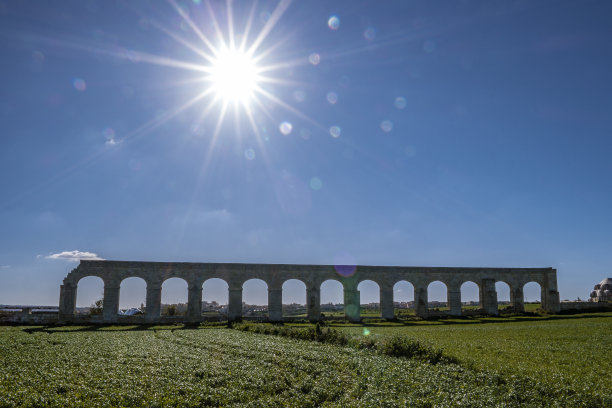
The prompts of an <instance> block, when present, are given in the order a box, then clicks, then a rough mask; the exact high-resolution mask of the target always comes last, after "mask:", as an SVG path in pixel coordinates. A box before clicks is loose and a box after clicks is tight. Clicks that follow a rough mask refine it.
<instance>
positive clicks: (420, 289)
mask: <svg viewBox="0 0 612 408" xmlns="http://www.w3.org/2000/svg"><path fill="white" fill-rule="evenodd" d="M428 302H429V301H428V300H427V286H417V285H415V286H414V312H415V313H416V315H417V316H418V317H421V318H423V319H426V318H427V312H428Z"/></svg>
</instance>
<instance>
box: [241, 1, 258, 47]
mask: <svg viewBox="0 0 612 408" xmlns="http://www.w3.org/2000/svg"><path fill="white" fill-rule="evenodd" d="M255 7H257V0H256V1H254V2H253V5H252V6H251V11H250V12H249V18H248V19H247V23H246V26H245V27H244V32H243V33H242V42H241V43H240V49H241V50H244V49H245V47H246V43H247V39H248V38H249V33H250V32H251V26H252V25H253V16H254V15H255Z"/></svg>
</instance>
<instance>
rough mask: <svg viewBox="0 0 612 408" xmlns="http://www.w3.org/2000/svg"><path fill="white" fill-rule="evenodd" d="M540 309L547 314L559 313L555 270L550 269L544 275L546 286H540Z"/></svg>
mask: <svg viewBox="0 0 612 408" xmlns="http://www.w3.org/2000/svg"><path fill="white" fill-rule="evenodd" d="M542 308H543V309H544V310H546V311H547V312H549V313H559V312H560V311H561V303H560V299H559V292H558V291H557V270H556V269H551V270H550V272H548V273H547V274H546V284H545V285H542Z"/></svg>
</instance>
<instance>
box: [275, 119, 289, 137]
mask: <svg viewBox="0 0 612 408" xmlns="http://www.w3.org/2000/svg"><path fill="white" fill-rule="evenodd" d="M278 129H279V130H280V132H281V133H282V134H283V135H285V136H287V135H288V134H290V133H291V131H292V130H293V125H292V124H291V123H289V122H286V121H285V122H283V123H281V124H280V126H279V127H278Z"/></svg>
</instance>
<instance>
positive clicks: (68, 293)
mask: <svg viewBox="0 0 612 408" xmlns="http://www.w3.org/2000/svg"><path fill="white" fill-rule="evenodd" d="M76 295H77V287H76V285H73V284H71V283H64V284H63V285H61V286H60V299H59V322H60V323H67V322H70V321H71V320H72V319H73V318H74V311H75V309H76Z"/></svg>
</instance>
